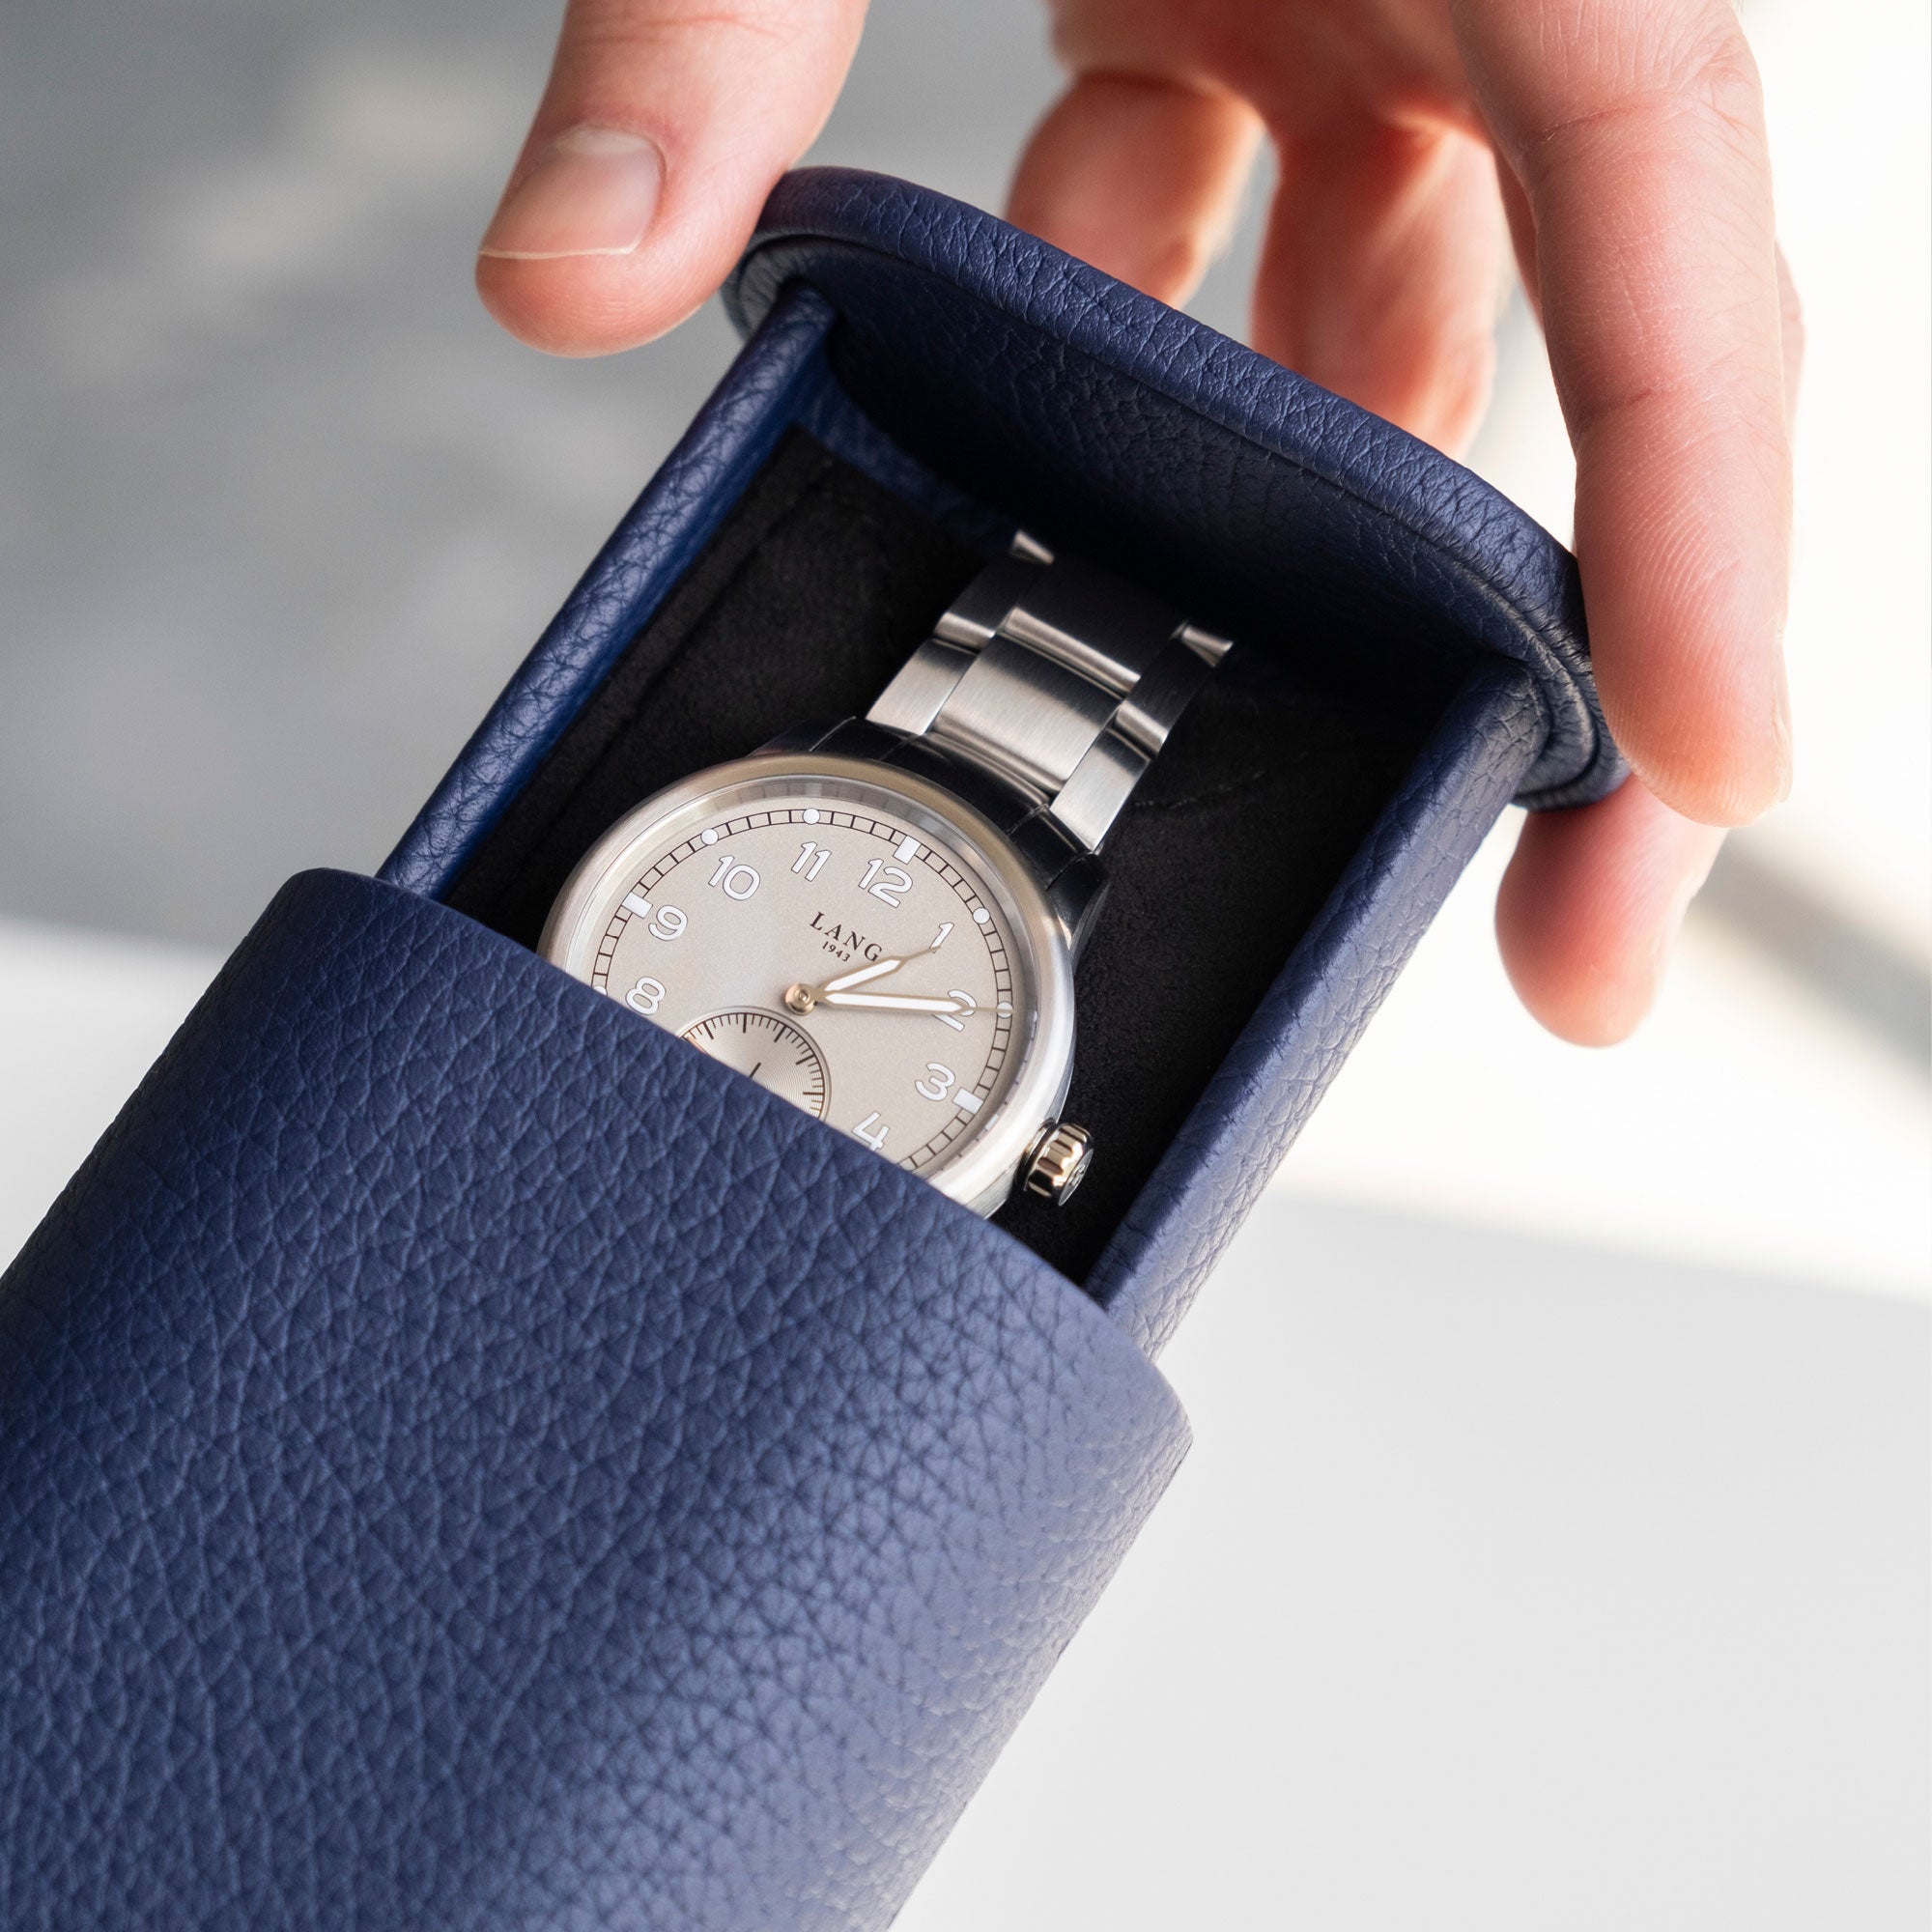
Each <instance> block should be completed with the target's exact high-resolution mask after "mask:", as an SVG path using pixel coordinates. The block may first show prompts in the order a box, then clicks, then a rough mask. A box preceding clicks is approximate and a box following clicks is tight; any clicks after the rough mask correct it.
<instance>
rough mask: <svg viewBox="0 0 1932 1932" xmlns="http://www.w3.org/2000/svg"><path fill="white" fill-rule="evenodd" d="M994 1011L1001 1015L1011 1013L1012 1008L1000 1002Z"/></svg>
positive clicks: (1004, 1002)
mask: <svg viewBox="0 0 1932 1932" xmlns="http://www.w3.org/2000/svg"><path fill="white" fill-rule="evenodd" d="M994 1010H995V1011H997V1012H1002V1013H1009V1012H1011V1011H1012V1008H1011V1007H1010V1006H1009V1004H1008V1003H1007V1002H1006V1001H1005V1000H1002V1001H1001V1002H1000V1004H999V1006H998V1007H997V1008H996V1009H994Z"/></svg>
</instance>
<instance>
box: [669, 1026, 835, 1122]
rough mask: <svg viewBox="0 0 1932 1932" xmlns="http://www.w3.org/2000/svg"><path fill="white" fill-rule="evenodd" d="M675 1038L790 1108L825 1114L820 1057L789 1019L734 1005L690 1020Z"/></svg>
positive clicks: (828, 1086) (827, 1099)
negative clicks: (682, 1040) (741, 1076)
mask: <svg viewBox="0 0 1932 1932" xmlns="http://www.w3.org/2000/svg"><path fill="white" fill-rule="evenodd" d="M680 1037H681V1038H684V1039H688V1040H689V1041H690V1042H691V1043H692V1045H693V1046H695V1047H696V1048H697V1049H698V1051H699V1052H700V1053H708V1054H709V1055H710V1056H711V1058H712V1059H713V1060H722V1061H723V1062H724V1063H725V1065H726V1066H733V1067H736V1068H737V1070H738V1071H739V1072H740V1073H743V1074H745V1075H746V1076H747V1077H748V1078H750V1079H753V1080H755V1081H756V1082H757V1083H758V1085H759V1086H760V1087H763V1088H766V1089H768V1090H769V1091H770V1092H771V1093H774V1094H778V1095H779V1097H780V1098H781V1099H783V1100H789V1101H790V1102H791V1103H792V1105H793V1106H794V1107H800V1108H803V1109H804V1110H805V1112H806V1113H808V1114H811V1115H814V1116H816V1117H817V1118H818V1119H819V1120H821V1121H822V1120H823V1119H824V1118H825V1110H826V1108H827V1107H828V1106H829V1105H830V1104H831V1101H832V1083H831V1081H830V1079H829V1078H828V1077H827V1075H826V1071H825V1057H824V1055H823V1054H821V1053H820V1052H819V1050H818V1048H817V1046H816V1044H815V1043H814V1042H813V1040H812V1038H811V1036H810V1034H808V1033H807V1032H806V1031H805V1029H804V1028H803V1027H801V1026H799V1025H797V1024H796V1023H795V1022H794V1021H792V1020H788V1019H785V1018H783V1017H782V1016H781V1015H780V1014H778V1013H768V1012H762V1011H760V1010H759V1009H757V1008H755V1007H734V1008H732V1009H729V1010H728V1011H726V1012H722V1013H710V1014H707V1015H706V1016H705V1017H704V1018H703V1019H701V1020H694V1021H693V1022H692V1023H691V1025H689V1026H688V1027H685V1028H684V1029H682V1032H681V1034H680Z"/></svg>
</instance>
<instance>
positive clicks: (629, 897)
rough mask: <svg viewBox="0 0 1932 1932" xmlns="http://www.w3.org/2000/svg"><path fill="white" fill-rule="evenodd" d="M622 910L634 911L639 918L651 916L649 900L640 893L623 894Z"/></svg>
mask: <svg viewBox="0 0 1932 1932" xmlns="http://www.w3.org/2000/svg"><path fill="white" fill-rule="evenodd" d="M624 910H625V911H626V912H634V913H636V914H637V916H638V917H639V919H649V918H650V916H651V902H650V900H649V899H647V898H645V897H644V896H643V895H642V894H641V893H626V894H625V895H624Z"/></svg>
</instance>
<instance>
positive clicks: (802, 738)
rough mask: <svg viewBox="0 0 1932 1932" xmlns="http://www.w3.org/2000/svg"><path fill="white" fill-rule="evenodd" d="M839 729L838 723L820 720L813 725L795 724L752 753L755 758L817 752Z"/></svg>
mask: <svg viewBox="0 0 1932 1932" xmlns="http://www.w3.org/2000/svg"><path fill="white" fill-rule="evenodd" d="M837 729H838V721H837V720H833V721H830V722H828V721H826V720H824V719H820V720H819V721H818V722H817V723H815V724H811V725H792V726H790V727H789V728H788V729H787V730H783V731H781V732H780V733H779V735H778V736H777V737H776V738H771V739H768V740H767V741H766V742H765V743H764V744H762V745H760V746H759V747H758V749H757V750H756V751H755V752H753V753H752V755H753V757H754V758H768V757H779V756H781V755H783V754H784V753H787V752H815V751H817V750H818V749H819V748H820V747H821V746H822V745H823V744H824V743H825V741H826V739H828V738H829V737H831V735H832V734H833V732H834V731H836V730H837Z"/></svg>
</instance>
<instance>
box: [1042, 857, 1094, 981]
mask: <svg viewBox="0 0 1932 1932" xmlns="http://www.w3.org/2000/svg"><path fill="white" fill-rule="evenodd" d="M1106 896H1107V874H1106V871H1105V869H1104V868H1103V867H1101V866H1100V865H1099V864H1098V863H1097V862H1096V861H1095V860H1093V859H1076V860H1074V862H1073V863H1072V864H1071V865H1070V866H1068V867H1065V869H1064V870H1063V871H1062V872H1061V874H1060V876H1059V877H1058V878H1056V879H1055V880H1054V882H1053V883H1052V884H1051V885H1050V886H1049V887H1047V889H1046V903H1047V905H1048V907H1049V908H1050V909H1051V911H1052V913H1053V916H1054V918H1055V919H1056V920H1057V921H1058V922H1059V923H1060V927H1061V930H1062V931H1063V932H1064V933H1065V937H1066V950H1067V951H1068V952H1070V953H1071V954H1072V955H1073V957H1074V959H1075V960H1076V961H1077V960H1078V959H1079V957H1080V954H1081V951H1082V949H1083V948H1084V947H1085V946H1086V944H1087V940H1088V936H1089V935H1090V934H1091V933H1092V932H1093V930H1094V921H1095V920H1096V919H1097V918H1098V917H1099V914H1100V907H1101V904H1102V902H1103V901H1104V900H1105V899H1106Z"/></svg>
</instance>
